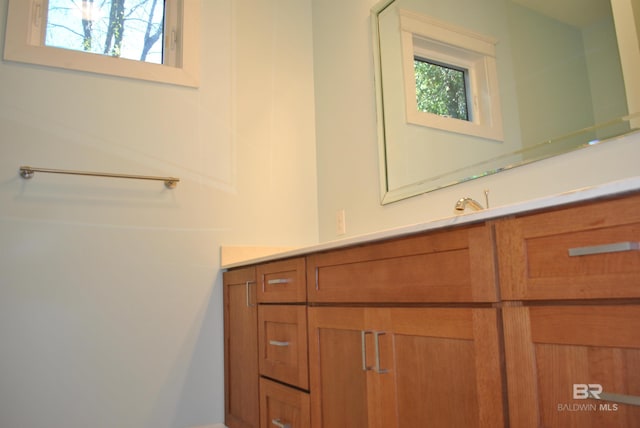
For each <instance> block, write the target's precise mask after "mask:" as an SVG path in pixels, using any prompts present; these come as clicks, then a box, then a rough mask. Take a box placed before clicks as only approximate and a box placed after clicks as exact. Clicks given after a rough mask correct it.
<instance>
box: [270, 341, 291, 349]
mask: <svg viewBox="0 0 640 428" xmlns="http://www.w3.org/2000/svg"><path fill="white" fill-rule="evenodd" d="M269 345H273V346H281V347H283V348H284V347H286V346H289V342H283V341H280V340H270V341H269Z"/></svg>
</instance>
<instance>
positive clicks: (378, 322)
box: [309, 308, 505, 428]
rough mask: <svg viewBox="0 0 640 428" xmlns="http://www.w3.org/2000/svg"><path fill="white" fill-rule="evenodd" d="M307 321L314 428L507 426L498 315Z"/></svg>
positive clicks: (366, 312)
mask: <svg viewBox="0 0 640 428" xmlns="http://www.w3.org/2000/svg"><path fill="white" fill-rule="evenodd" d="M309 320H310V323H309V328H310V333H309V334H310V345H309V346H310V356H311V363H310V375H311V380H312V383H311V399H312V426H313V427H314V428H318V427H325V428H328V427H332V426H358V427H385V428H389V427H391V428H393V427H397V428H404V427H454V426H464V427H492V428H493V427H500V426H504V421H505V418H504V409H505V406H504V397H503V395H504V394H503V375H502V367H501V358H500V355H501V354H500V345H499V322H498V315H497V310H496V309H489V308H486V309H463V308H453V309H443V308H357V309H355V308H311V309H310V312H309ZM336 415H339V417H338V419H335V417H336ZM348 418H353V419H348Z"/></svg>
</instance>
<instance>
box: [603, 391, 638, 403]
mask: <svg viewBox="0 0 640 428" xmlns="http://www.w3.org/2000/svg"><path fill="white" fill-rule="evenodd" d="M599 395H600V400H604V401H611V402H613V403H620V404H629V405H631V406H640V396H637V395H625V394H614V393H611V392H601V393H600V394H599Z"/></svg>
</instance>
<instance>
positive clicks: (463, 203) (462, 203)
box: [456, 198, 484, 211]
mask: <svg viewBox="0 0 640 428" xmlns="http://www.w3.org/2000/svg"><path fill="white" fill-rule="evenodd" d="M467 205H469V206H470V207H471V208H473V209H474V210H476V211H480V210H483V209H484V207H483V206H482V205H480V203H479V202H477V201H475V200H474V199H471V198H460V199H458V202H456V211H464V210H465V208H467Z"/></svg>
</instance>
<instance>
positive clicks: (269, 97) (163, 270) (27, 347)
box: [0, 0, 317, 428]
mask: <svg viewBox="0 0 640 428" xmlns="http://www.w3.org/2000/svg"><path fill="white" fill-rule="evenodd" d="M6 10H7V0H0V23H1V24H0V37H4V25H5V19H6ZM310 13H311V8H310V3H309V2H308V1H301V0H279V1H277V2H274V1H270V0H251V1H248V0H246V1H241V0H233V1H231V0H222V1H215V2H213V1H203V2H202V18H203V21H204V22H203V25H202V29H203V34H202V58H201V60H202V61H201V62H202V70H201V76H202V78H201V81H202V85H201V87H200V89H197V90H194V89H187V88H180V87H175V86H168V85H160V84H152V83H147V82H140V81H134V80H127V79H120V78H110V77H105V76H99V75H91V74H85V73H76V72H69V71H64V70H54V69H47V68H43V67H35V66H29V65H21V64H16V63H7V62H4V61H3V62H2V63H0V130H1V137H0V379H1V380H0V426H2V427H23V428H40V427H45V426H46V427H51V428H81V427H82V428H86V427H92V428H101V427H104V428H113V427H118V428H144V427H148V428H161V427H176V428H178V427H179V428H186V427H196V426H213V425H214V424H217V423H221V422H222V421H223V418H224V412H223V360H222V356H223V351H222V347H223V341H222V334H223V329H222V302H221V297H222V293H221V276H220V273H219V248H220V245H223V244H226V245H247V244H249V245H252V244H259V245H290V246H300V245H305V244H310V243H316V242H317V204H316V193H315V189H316V170H315V142H314V138H315V137H314V125H313V82H312V77H313V73H312V54H311V29H310V26H309V25H308V23H309V22H310V20H311V17H310ZM23 164H30V165H33V166H40V167H51V168H65V169H79V170H95V171H109V172H129V173H136V174H149V175H174V176H177V177H179V178H180V179H181V182H180V183H179V184H178V186H177V188H176V189H174V190H166V189H164V187H163V186H162V183H156V182H142V181H129V180H114V179H104V178H89V177H70V176H54V175H44V174H40V175H36V176H35V177H34V178H33V179H32V180H30V181H25V180H23V179H22V178H20V177H19V175H18V167H19V166H20V165H23Z"/></svg>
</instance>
